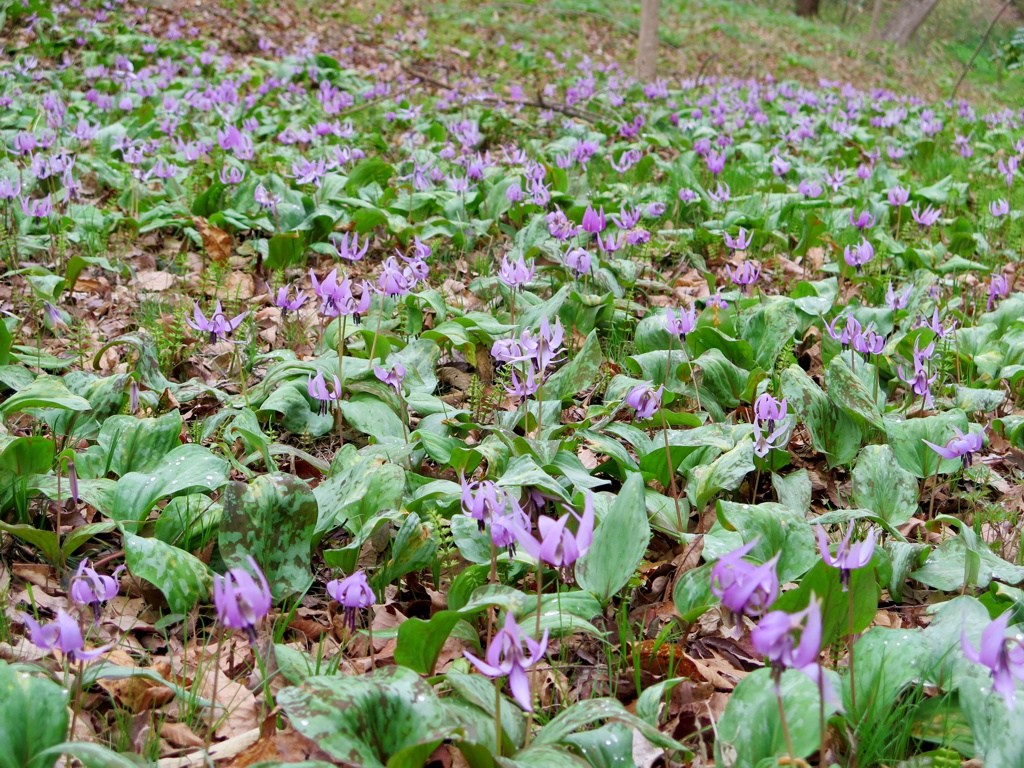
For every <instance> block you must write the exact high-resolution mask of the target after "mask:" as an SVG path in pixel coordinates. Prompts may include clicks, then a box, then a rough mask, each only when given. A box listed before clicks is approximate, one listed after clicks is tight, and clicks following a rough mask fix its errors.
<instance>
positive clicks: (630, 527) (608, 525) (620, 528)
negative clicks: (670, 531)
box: [576, 473, 651, 603]
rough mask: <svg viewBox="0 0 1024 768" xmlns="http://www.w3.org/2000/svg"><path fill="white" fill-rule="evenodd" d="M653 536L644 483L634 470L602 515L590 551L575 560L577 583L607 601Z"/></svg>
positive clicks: (626, 579) (644, 550)
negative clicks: (648, 516) (609, 507)
mask: <svg viewBox="0 0 1024 768" xmlns="http://www.w3.org/2000/svg"><path fill="white" fill-rule="evenodd" d="M650 538H651V527H650V524H649V522H648V520H647V505H646V503H645V501H644V482H643V479H642V478H641V477H640V475H639V474H638V473H633V474H631V475H630V476H629V478H628V479H627V480H626V482H625V484H624V485H623V486H622V489H621V490H620V491H619V493H618V495H617V496H616V497H615V501H613V502H612V506H611V509H609V510H608V512H607V513H605V515H604V516H603V517H602V518H601V522H600V524H598V526H597V528H596V529H595V531H594V540H593V543H592V544H591V545H590V549H589V551H588V552H587V553H586V554H585V555H584V556H583V557H581V558H580V559H579V560H577V561H576V581H577V583H578V584H579V585H580V586H581V587H582V588H583V589H586V590H589V591H590V592H592V593H593V594H595V595H596V596H597V598H598V599H599V600H601V601H602V602H603V603H607V602H608V601H609V600H611V598H612V597H613V596H614V595H615V594H616V593H618V591H619V590H620V589H622V588H623V587H624V586H625V585H626V583H627V582H628V581H629V579H630V577H631V576H632V575H633V573H634V572H635V571H636V569H637V566H639V565H640V561H641V560H643V557H644V553H645V552H646V551H647V544H648V543H649V541H650Z"/></svg>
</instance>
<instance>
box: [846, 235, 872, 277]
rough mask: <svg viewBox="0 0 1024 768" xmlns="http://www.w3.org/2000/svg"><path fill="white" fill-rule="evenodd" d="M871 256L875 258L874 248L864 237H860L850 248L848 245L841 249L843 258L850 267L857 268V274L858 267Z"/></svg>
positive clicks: (869, 259) (870, 258) (858, 271)
mask: <svg viewBox="0 0 1024 768" xmlns="http://www.w3.org/2000/svg"><path fill="white" fill-rule="evenodd" d="M873 258H875V248H874V246H873V245H871V243H870V242H868V241H867V240H866V239H864V238H861V241H860V242H859V243H858V244H857V245H855V246H853V247H852V248H851V247H850V246H849V245H848V246H846V248H844V249H843V259H844V260H845V261H846V263H847V264H849V265H850V266H851V267H855V268H856V269H857V274H860V268H861V267H863V266H864V265H865V264H867V263H868V262H869V261H871V260H872V259H873Z"/></svg>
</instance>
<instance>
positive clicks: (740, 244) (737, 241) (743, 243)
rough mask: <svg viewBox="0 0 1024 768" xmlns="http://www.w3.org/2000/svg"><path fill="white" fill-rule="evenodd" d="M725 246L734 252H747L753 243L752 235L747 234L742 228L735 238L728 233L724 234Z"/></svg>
mask: <svg viewBox="0 0 1024 768" xmlns="http://www.w3.org/2000/svg"><path fill="white" fill-rule="evenodd" d="M724 239H725V244H726V245H727V246H728V247H729V248H732V249H733V250H734V251H745V250H747V248H749V247H750V243H751V242H752V241H753V237H751V235H750V233H749V232H747V230H745V229H744V228H743V227H740V231H739V232H738V233H737V234H736V237H735V238H733V237H732V236H730V235H729V233H728V232H726V233H725V234H724Z"/></svg>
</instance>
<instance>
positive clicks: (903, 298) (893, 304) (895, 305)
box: [885, 280, 914, 312]
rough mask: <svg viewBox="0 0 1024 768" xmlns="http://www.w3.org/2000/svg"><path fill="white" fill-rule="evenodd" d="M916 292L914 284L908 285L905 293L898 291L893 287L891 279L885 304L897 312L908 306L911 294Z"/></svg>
mask: <svg viewBox="0 0 1024 768" xmlns="http://www.w3.org/2000/svg"><path fill="white" fill-rule="evenodd" d="M913 292H914V286H912V285H908V286H907V289H906V290H905V291H903V293H899V294H898V293H896V291H894V290H893V288H892V281H891V280H890V281H889V288H888V290H887V291H886V292H885V305H886V306H887V307H888V308H889V309H891V310H892V311H893V312H897V311H899V310H901V309H906V308H907V303H908V302H909V301H910V294H911V293H913Z"/></svg>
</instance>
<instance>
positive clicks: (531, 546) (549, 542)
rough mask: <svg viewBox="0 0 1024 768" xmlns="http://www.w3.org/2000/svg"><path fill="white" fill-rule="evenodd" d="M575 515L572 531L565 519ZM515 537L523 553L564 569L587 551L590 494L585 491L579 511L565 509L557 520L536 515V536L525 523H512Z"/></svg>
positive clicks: (591, 537) (591, 531)
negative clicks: (575, 521)
mask: <svg viewBox="0 0 1024 768" xmlns="http://www.w3.org/2000/svg"><path fill="white" fill-rule="evenodd" d="M571 518H575V519H576V520H577V521H578V523H579V526H578V528H577V530H576V534H575V535H574V534H573V533H572V531H570V530H569V529H568V524H569V520H570V519H571ZM513 528H514V530H515V532H516V539H517V540H518V542H519V545H520V546H522V548H523V549H525V550H526V552H527V554H529V555H530V556H531V557H533V558H534V559H536V560H539V561H540V562H543V563H547V564H548V565H550V566H552V567H554V568H559V569H564V568H566V567H568V566H570V565H572V564H573V563H575V562H576V561H577V560H579V559H580V558H581V557H583V555H585V554H586V553H587V550H588V549H589V548H590V544H591V542H592V541H593V540H594V498H593V496H591V494H590V493H589V492H588V493H587V495H586V501H585V502H584V504H583V515H582V516H579V515H577V514H576V513H575V512H572V511H570V512H567V513H566V514H564V515H562V516H561V517H560V518H558V519H557V520H554V519H553V518H550V517H544V516H541V517H539V518H538V519H537V531H538V533H539V534H540V539H537V538H535V537H534V535H533V534H532V533H531V532H530V531H529V530H527V528H526V527H525V526H520V525H513Z"/></svg>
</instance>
